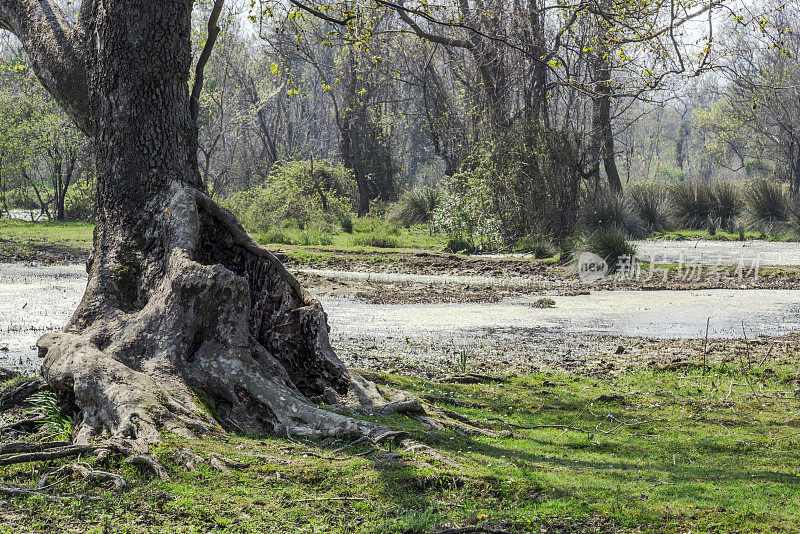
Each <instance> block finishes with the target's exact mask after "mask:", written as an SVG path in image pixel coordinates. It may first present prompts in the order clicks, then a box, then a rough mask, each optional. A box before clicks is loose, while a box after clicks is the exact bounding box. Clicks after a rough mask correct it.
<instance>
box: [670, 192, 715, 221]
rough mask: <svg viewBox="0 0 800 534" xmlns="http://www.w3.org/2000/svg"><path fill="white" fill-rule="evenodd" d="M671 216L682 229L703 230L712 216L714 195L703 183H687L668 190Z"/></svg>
mask: <svg viewBox="0 0 800 534" xmlns="http://www.w3.org/2000/svg"><path fill="white" fill-rule="evenodd" d="M669 200H670V204H671V206H672V212H673V216H674V217H675V219H676V221H677V222H678V224H679V225H680V226H681V227H682V228H694V229H698V230H699V229H704V228H705V227H706V224H707V223H708V219H709V217H711V216H713V214H714V207H715V201H714V194H713V193H712V190H711V187H710V186H709V185H708V184H707V183H705V182H698V181H691V182H690V181H687V182H679V183H676V184H673V185H672V186H671V187H670V189H669Z"/></svg>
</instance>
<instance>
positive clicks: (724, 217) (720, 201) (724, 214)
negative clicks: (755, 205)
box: [711, 181, 742, 229]
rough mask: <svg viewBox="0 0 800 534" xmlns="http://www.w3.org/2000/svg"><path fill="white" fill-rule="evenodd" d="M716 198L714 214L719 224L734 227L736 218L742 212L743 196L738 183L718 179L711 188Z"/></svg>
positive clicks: (729, 227)
mask: <svg viewBox="0 0 800 534" xmlns="http://www.w3.org/2000/svg"><path fill="white" fill-rule="evenodd" d="M711 194H712V196H713V198H714V207H713V209H712V215H713V217H714V218H715V219H716V221H717V222H718V223H719V226H720V227H722V228H726V229H731V228H733V225H734V222H735V220H736V218H737V217H738V216H739V215H740V214H741V213H742V198H741V195H740V193H739V188H738V187H737V186H736V184H734V183H732V182H726V181H718V182H716V183H714V185H713V186H712V188H711Z"/></svg>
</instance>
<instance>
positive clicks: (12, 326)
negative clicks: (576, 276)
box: [0, 263, 800, 372]
mask: <svg viewBox="0 0 800 534" xmlns="http://www.w3.org/2000/svg"><path fill="white" fill-rule="evenodd" d="M350 275H351V276H352V277H354V278H361V277H367V276H370V277H371V278H370V279H371V280H373V281H382V280H383V279H382V278H381V276H383V275H374V274H373V275H366V274H363V273H350ZM422 278H424V279H425V280H424V281H426V282H437V281H438V280H436V279H437V277H435V276H432V277H429V276H425V277H422ZM429 278H431V279H434V280H428V279H429ZM465 278H470V279H472V278H473V277H465ZM474 278H481V277H474ZM420 281H423V280H420ZM85 285H86V272H85V270H84V267H83V266H82V265H70V266H41V265H25V264H19V263H14V264H0V366H6V367H12V368H15V369H18V370H21V371H28V372H30V371H33V370H35V369H36V368H37V367H38V366H39V360H38V358H37V357H36V349H35V343H36V339H37V338H38V337H39V336H40V335H41V334H43V333H45V332H49V331H56V330H59V329H60V328H61V327H63V325H64V324H65V323H66V321H67V320H68V319H69V316H70V315H71V314H72V312H73V311H74V309H75V307H76V306H77V304H78V301H79V300H80V298H81V296H82V294H83V290H84V288H85ZM312 292H313V289H312ZM537 298H539V297H538V296H536V297H525V298H518V299H513V300H506V301H502V302H498V303H491V304H447V303H444V304H384V305H376V304H368V303H365V302H361V301H354V300H344V299H322V304H323V306H324V307H325V310H326V312H327V313H328V320H329V323H330V325H331V328H332V332H331V342H332V344H333V346H334V348H336V349H337V350H340V351H341V352H342V353H345V354H349V355H350V356H349V358H353V359H356V358H357V354H358V352H359V351H360V349H359V347H364V346H366V345H369V344H370V343H376V344H378V345H380V344H381V342H382V341H384V340H387V339H406V340H413V341H414V342H416V343H417V344H419V343H423V344H426V345H427V346H429V347H430V350H431V351H441V350H442V348H441V347H442V346H444V345H453V346H455V345H459V346H460V345H463V343H468V344H469V343H484V342H485V343H487V344H492V345H493V346H498V347H500V346H502V345H513V344H517V343H525V344H530V343H533V344H535V343H536V341H537V340H540V339H542V340H543V339H548V340H551V341H552V340H556V341H557V340H559V339H560V340H568V339H569V340H574V339H575V338H580V337H581V336H593V335H614V336H632V337H650V338H663V339H683V338H702V337H703V336H704V335H705V330H706V321H707V319H708V318H709V317H711V321H710V327H709V337H712V338H739V337H742V336H743V326H742V324H743V323H744V330H745V331H746V333H747V336H748V337H755V336H756V335H759V334H766V335H782V334H788V333H792V332H798V331H800V290H761V289H751V290H728V289H717V290H694V291H597V292H592V293H591V294H589V295H578V296H553V297H552V298H553V300H554V301H555V303H556V305H555V307H554V308H549V309H540V308H536V307H534V306H532V303H533V302H534V301H535V300H536V299H537ZM448 340H449V341H448ZM478 340H480V341H478ZM365 344H366V345H365ZM396 357H397V358H396V359H399V360H402V354H398V355H396ZM346 363H350V362H346Z"/></svg>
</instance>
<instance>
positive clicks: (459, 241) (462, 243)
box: [444, 237, 473, 253]
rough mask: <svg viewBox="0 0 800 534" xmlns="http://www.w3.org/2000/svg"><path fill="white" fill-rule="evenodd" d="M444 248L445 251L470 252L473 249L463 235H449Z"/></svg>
mask: <svg viewBox="0 0 800 534" xmlns="http://www.w3.org/2000/svg"><path fill="white" fill-rule="evenodd" d="M444 248H445V250H446V251H448V252H453V253H458V252H470V251H472V249H473V247H472V244H471V243H470V242H469V241H467V240H466V239H464V238H463V237H451V238H450V239H448V240H447V244H446V245H445V247H444Z"/></svg>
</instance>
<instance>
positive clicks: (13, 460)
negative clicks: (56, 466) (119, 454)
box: [0, 445, 97, 465]
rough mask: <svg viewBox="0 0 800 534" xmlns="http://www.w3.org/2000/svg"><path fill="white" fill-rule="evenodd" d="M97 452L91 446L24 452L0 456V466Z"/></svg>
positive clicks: (95, 448)
mask: <svg viewBox="0 0 800 534" xmlns="http://www.w3.org/2000/svg"><path fill="white" fill-rule="evenodd" d="M95 450H97V447H95V446H92V445H70V446H68V447H59V448H56V449H50V450H43V451H39V452H26V453H20V454H4V455H2V456H0V465H13V464H21V463H26V462H42V461H45V460H57V459H59V458H69V457H71V456H80V455H81V454H86V453H91V452H94V451H95Z"/></svg>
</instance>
